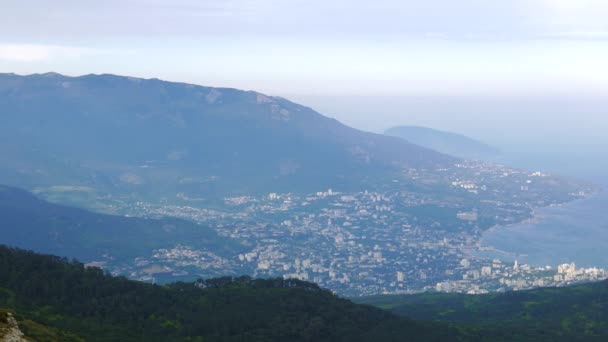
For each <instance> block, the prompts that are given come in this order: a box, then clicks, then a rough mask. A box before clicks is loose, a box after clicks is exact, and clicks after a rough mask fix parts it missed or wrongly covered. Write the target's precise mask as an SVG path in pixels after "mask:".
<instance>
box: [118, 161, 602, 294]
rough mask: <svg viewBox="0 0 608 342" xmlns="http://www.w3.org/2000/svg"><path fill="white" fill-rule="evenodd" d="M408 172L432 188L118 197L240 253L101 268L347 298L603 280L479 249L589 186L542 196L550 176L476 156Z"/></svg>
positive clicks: (184, 250)
mask: <svg viewBox="0 0 608 342" xmlns="http://www.w3.org/2000/svg"><path fill="white" fill-rule="evenodd" d="M471 169H473V171H472V170H471ZM406 172H407V177H408V178H416V177H425V178H424V181H425V182H426V183H427V184H429V188H428V189H423V191H421V189H417V190H416V191H411V190H410V189H408V188H407V186H403V185H401V184H398V182H397V181H395V184H394V186H392V187H391V188H387V189H386V190H375V191H371V190H370V191H368V190H364V191H359V192H342V191H337V190H334V189H326V190H322V191H318V192H315V193H312V194H304V195H302V194H294V193H267V194H263V195H260V196H237V197H226V198H224V203H223V206H222V207H221V208H214V209H210V208H200V207H197V206H195V205H193V204H153V203H146V202H135V203H125V204H123V205H122V206H116V207H118V208H120V210H122V213H128V214H130V215H136V216H144V217H177V218H181V219H187V220H191V221H195V222H198V223H200V224H201V225H206V226H209V227H212V228H213V229H214V230H215V231H216V232H217V233H218V234H219V235H221V236H223V237H226V238H230V239H234V240H235V241H239V242H241V243H242V245H243V250H242V251H241V252H239V253H238V254H235V255H219V254H217V253H215V251H213V250H201V249H196V248H194V247H192V246H189V245H187V244H180V245H175V246H167V248H165V249H160V250H155V251H153V253H151V254H150V255H147V256H141V258H138V260H137V262H135V263H121V264H120V266H117V265H118V264H117V263H114V265H115V266H112V263H108V268H109V269H110V270H111V271H112V272H113V273H115V274H128V275H129V276H130V277H131V278H135V279H140V280H145V281H154V282H167V281H172V280H175V279H181V278H209V277H214V276H222V275H233V276H239V275H243V274H248V275H252V276H254V277H283V278H285V279H288V278H295V279H301V280H307V281H311V282H315V283H317V284H319V285H320V286H322V287H325V288H328V289H331V290H333V291H335V292H337V293H340V294H342V295H349V296H359V295H374V294H382V293H414V292H419V291H424V290H437V291H445V292H463V293H484V292H488V291H500V290H507V289H525V288H532V287H539V286H560V285H565V284H570V283H573V282H578V281H590V280H597V279H602V278H605V277H606V272H605V271H603V270H599V269H591V270H587V269H581V270H576V271H572V270H571V269H567V270H568V271H564V272H562V271H563V267H562V268H558V267H557V266H558V265H553V266H552V267H554V268H555V269H552V268H546V267H544V266H543V267H542V268H539V267H532V266H529V265H515V266H508V265H506V264H504V263H503V262H501V261H500V260H493V259H488V258H484V257H480V256H478V255H476V253H475V251H477V250H479V245H478V242H479V240H480V237H481V234H482V233H483V232H484V231H486V230H488V229H490V228H491V227H496V226H502V225H508V224H511V223H514V222H519V221H522V220H525V219H529V218H530V217H532V215H533V211H534V209H535V208H538V207H543V206H549V205H556V204H560V203H564V202H567V201H570V200H573V199H577V198H582V197H584V196H586V195H587V194H588V193H589V192H591V191H592V189H581V188H575V189H574V188H573V190H572V191H570V192H568V193H567V196H564V195H563V193H564V192H563V191H562V192H561V193H558V192H555V193H552V192H550V191H547V188H549V187H548V186H547V184H551V186H554V185H553V183H554V182H555V180H554V178H552V177H551V176H549V175H545V174H543V173H541V172H533V173H529V172H524V171H519V170H512V169H509V168H506V167H503V166H500V165H496V164H489V163H481V162H467V163H464V164H457V165H455V166H454V168H452V169H442V170H433V172H420V171H416V170H407V171H406ZM464 175H475V177H474V178H471V177H470V176H469V177H465V176H464ZM439 183H447V184H449V185H450V187H449V191H446V192H444V193H437V192H435V191H434V189H435V188H434V187H433V185H434V184H439ZM564 186H568V185H564ZM179 196H180V198H182V199H183V198H187V196H185V195H183V194H180V195H179ZM573 268H574V267H573Z"/></svg>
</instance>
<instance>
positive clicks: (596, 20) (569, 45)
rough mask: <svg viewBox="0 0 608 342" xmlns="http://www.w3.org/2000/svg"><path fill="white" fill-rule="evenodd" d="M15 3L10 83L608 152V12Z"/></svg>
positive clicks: (601, 2)
mask: <svg viewBox="0 0 608 342" xmlns="http://www.w3.org/2000/svg"><path fill="white" fill-rule="evenodd" d="M0 3H1V4H0V6H1V10H0V72H15V73H19V74H29V73H37V72H47V71H55V72H60V73H64V74H68V75H81V74H88V73H115V74H123V75H130V76H138V77H145V78H152V77H157V78H161V79H167V80H171V81H183V82H190V83H196V84H203V85H208V86H225V87H235V88H240V89H253V90H257V91H260V92H264V93H267V94H270V95H280V96H284V97H287V98H290V99H294V100H296V101H298V102H303V103H304V104H307V105H310V106H312V107H314V108H315V109H318V110H319V111H321V112H322V113H324V114H327V115H329V116H332V117H336V118H338V119H339V120H341V121H344V122H345V123H347V124H350V125H352V126H355V127H357V128H360V129H365V130H370V131H376V132H381V131H382V130H383V129H385V128H388V127H390V126H392V125H398V124H416V125H426V126H432V127H435V128H440V129H448V130H454V131H458V132H462V133H466V134H469V135H473V136H475V137H479V138H482V139H486V140H491V141H495V142H497V143H498V142H501V141H503V142H504V141H510V142H511V143H513V142H514V141H515V140H517V141H519V142H520V143H522V144H537V145H538V144H543V143H545V144H547V143H548V142H551V143H553V142H556V141H558V140H560V141H570V142H573V141H576V142H581V143H583V142H584V144H587V145H589V146H596V147H597V146H602V147H603V146H608V138H605V137H604V134H603V133H604V132H606V131H608V112H607V110H606V109H605V108H608V103H607V101H606V100H605V99H606V98H608V67H606V61H608V20H606V18H608V1H606V0H508V1H488V0H460V1H459V0H424V1H423V0H419V1H411V0H374V1H359V0H349V1H346V0H332V1H329V0H306V1H301V0H290V1H288V0H217V1H208V0H198V1H195V0H171V1H160V0H131V1H128V0H105V1H93V0H54V1H48V0H0ZM514 133H517V134H514Z"/></svg>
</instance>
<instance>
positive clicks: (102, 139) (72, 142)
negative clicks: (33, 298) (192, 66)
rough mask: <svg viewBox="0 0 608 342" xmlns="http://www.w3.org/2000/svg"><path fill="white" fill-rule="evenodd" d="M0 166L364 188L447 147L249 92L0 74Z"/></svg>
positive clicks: (151, 186) (425, 162) (202, 181)
mask: <svg viewBox="0 0 608 342" xmlns="http://www.w3.org/2000/svg"><path fill="white" fill-rule="evenodd" d="M0 108H2V112H1V113H0V158H1V159H0V177H3V178H4V179H6V180H7V181H6V182H5V183H8V184H15V185H19V186H27V187H32V186H36V185H53V184H64V183H69V184H78V185H92V186H95V187H98V188H99V187H102V188H104V187H105V188H110V189H111V188H114V189H121V190H123V191H137V192H140V191H144V190H145V191H148V192H152V193H151V194H153V195H155V196H158V195H167V194H175V192H177V191H183V190H188V191H191V192H192V191H195V192H201V193H243V192H255V191H277V190H278V191H283V190H285V191H299V190H306V191H310V190H312V191H315V190H318V189H322V188H326V187H329V186H335V187H338V186H339V187H341V188H348V187H357V188H364V187H366V186H369V184H370V183H374V182H377V181H378V180H380V179H386V178H388V177H392V176H393V175H394V174H395V173H398V172H399V170H400V169H402V168H433V167H437V166H441V165H445V164H448V163H451V162H452V158H451V157H448V156H446V155H442V154H440V153H437V152H435V151H431V150H428V149H426V148H423V147H420V146H417V145H414V144H411V143H408V142H404V141H402V140H400V139H396V138H394V137H388V136H384V135H378V134H373V133H367V132H362V131H359V130H356V129H353V128H350V127H348V126H345V125H343V124H342V123H340V122H338V121H336V120H334V119H330V118H327V117H325V116H323V115H321V114H319V113H317V112H315V111H314V110H312V109H311V108H308V107H304V106H301V105H298V104H295V103H292V102H290V101H288V100H285V99H283V98H279V97H271V96H266V95H263V94H260V93H257V92H254V91H241V90H236V89H227V88H211V87H203V86H198V85H192V84H184V83H172V82H165V81H161V80H158V79H140V78H132V77H123V76H115V75H86V76H81V77H68V76H62V75H59V74H56V73H47V74H34V75H29V76H19V75H15V74H0Z"/></svg>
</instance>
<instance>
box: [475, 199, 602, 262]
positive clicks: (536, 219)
mask: <svg viewBox="0 0 608 342" xmlns="http://www.w3.org/2000/svg"><path fill="white" fill-rule="evenodd" d="M603 192H604V189H603V188H601V187H600V188H598V189H596V190H595V191H593V192H591V193H589V194H586V195H585V196H584V197H582V198H577V199H573V200H571V201H567V202H563V203H559V204H551V205H548V206H544V207H536V208H533V209H532V212H531V216H530V217H528V218H526V219H523V220H521V221H519V222H513V223H510V224H507V225H500V224H496V225H493V226H491V227H490V228H488V229H487V230H484V231H482V232H481V233H480V236H479V239H478V241H476V243H475V248H474V249H473V250H471V251H470V252H469V253H467V254H469V255H471V256H474V257H477V258H486V259H490V258H489V257H488V256H480V255H479V254H480V253H490V254H492V253H494V254H498V255H503V256H508V257H511V258H515V259H518V258H523V259H524V260H525V259H526V258H528V257H529V255H528V254H520V253H517V252H514V251H508V250H502V249H499V248H497V247H496V246H493V245H491V244H487V243H484V236H486V235H487V234H491V233H495V232H498V231H500V230H504V229H509V228H512V227H514V226H519V225H528V226H535V225H538V224H542V223H543V222H544V221H545V220H546V219H547V213H546V212H543V211H545V210H550V209H553V208H563V207H565V206H568V205H573V204H574V203H577V202H583V201H588V200H591V199H593V198H595V197H597V196H599V195H600V194H602V193H603ZM537 266H540V265H537Z"/></svg>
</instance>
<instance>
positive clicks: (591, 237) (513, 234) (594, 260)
mask: <svg viewBox="0 0 608 342" xmlns="http://www.w3.org/2000/svg"><path fill="white" fill-rule="evenodd" d="M537 214H538V219H539V220H534V221H533V222H524V223H520V224H515V225H510V226H506V227H498V228H496V229H493V230H491V231H489V232H487V233H485V234H484V235H483V237H482V241H481V243H482V246H492V247H494V248H496V249H498V250H500V251H504V252H509V253H511V254H504V253H497V252H480V254H481V255H483V256H489V257H493V258H494V257H495V258H500V259H503V260H506V261H513V260H514V259H518V260H519V261H520V262H525V263H528V264H531V265H535V266H545V265H550V266H557V265H558V264H562V263H565V262H574V263H576V265H577V266H581V267H593V266H596V267H602V268H608V191H606V190H604V191H602V192H600V193H598V194H596V195H594V196H592V197H590V198H587V199H584V200H579V201H575V202H571V203H568V204H564V205H562V206H559V207H551V208H543V209H540V210H538V211H537Z"/></svg>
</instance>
